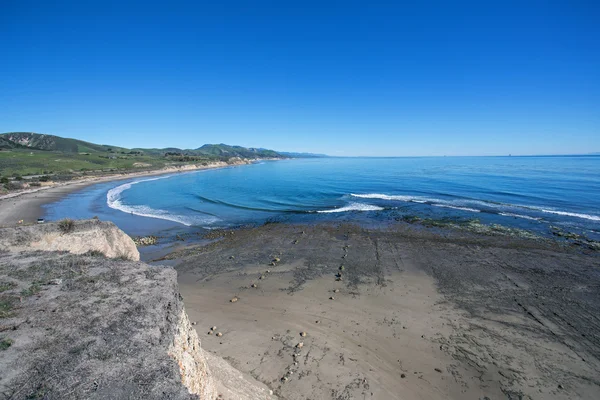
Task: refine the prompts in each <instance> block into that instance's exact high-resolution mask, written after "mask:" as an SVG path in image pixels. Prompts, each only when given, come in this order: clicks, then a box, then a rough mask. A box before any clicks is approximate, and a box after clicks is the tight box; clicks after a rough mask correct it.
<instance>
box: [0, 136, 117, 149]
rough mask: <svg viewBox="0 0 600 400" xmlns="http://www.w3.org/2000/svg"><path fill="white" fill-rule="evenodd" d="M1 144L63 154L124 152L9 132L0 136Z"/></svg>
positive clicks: (61, 138) (76, 142) (79, 141)
mask: <svg viewBox="0 0 600 400" xmlns="http://www.w3.org/2000/svg"><path fill="white" fill-rule="evenodd" d="M0 138H1V139H2V141H3V142H6V141H9V142H12V143H13V144H16V145H19V146H20V147H28V148H30V149H35V150H51V151H62V152H65V153H97V152H102V153H104V152H110V151H122V150H125V149H123V148H122V147H116V146H107V145H102V144H94V143H89V142H84V141H83V140H77V139H69V138H63V137H60V136H54V135H45V134H41V133H33V132H9V133H3V134H2V135H0Z"/></svg>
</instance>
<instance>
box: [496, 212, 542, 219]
mask: <svg viewBox="0 0 600 400" xmlns="http://www.w3.org/2000/svg"><path fill="white" fill-rule="evenodd" d="M500 215H503V216H505V217H515V218H523V219H530V220H532V221H539V220H541V218H536V217H530V216H529V215H522V214H513V213H500Z"/></svg>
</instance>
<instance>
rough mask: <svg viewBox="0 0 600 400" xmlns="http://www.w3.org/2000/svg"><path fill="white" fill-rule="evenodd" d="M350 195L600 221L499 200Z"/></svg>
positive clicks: (594, 218)
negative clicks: (522, 211) (521, 211)
mask: <svg viewBox="0 0 600 400" xmlns="http://www.w3.org/2000/svg"><path fill="white" fill-rule="evenodd" d="M350 196H352V197H357V198H361V199H376V200H388V201H403V202H409V203H421V204H429V205H432V206H435V207H444V208H454V209H457V210H463V211H470V212H476V213H480V212H486V213H493V214H499V215H503V216H509V217H517V218H524V219H531V220H536V221H539V220H541V219H542V217H535V216H529V215H523V214H518V213H515V212H511V211H515V210H525V211H528V212H533V213H535V212H538V213H539V212H542V213H546V214H555V215H561V216H565V217H574V218H581V219H587V220H590V221H600V216H597V215H591V214H582V213H574V212H568V211H561V210H553V209H547V208H543V207H537V206H525V205H520V204H505V203H498V202H489V201H483V200H475V199H455V200H443V199H436V198H429V197H422V196H409V195H387V194H381V193H368V194H354V193H351V194H350ZM476 206H479V207H480V208H475V207H476Z"/></svg>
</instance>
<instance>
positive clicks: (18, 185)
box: [4, 182, 23, 190]
mask: <svg viewBox="0 0 600 400" xmlns="http://www.w3.org/2000/svg"><path fill="white" fill-rule="evenodd" d="M4 187H5V188H7V189H8V190H20V189H23V184H22V183H21V182H8V183H5V184H4Z"/></svg>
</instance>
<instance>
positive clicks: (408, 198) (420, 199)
mask: <svg viewBox="0 0 600 400" xmlns="http://www.w3.org/2000/svg"><path fill="white" fill-rule="evenodd" d="M350 196H352V197H358V198H361V199H379V200H397V201H414V202H417V203H424V202H426V201H429V199H426V198H424V197H419V196H403V195H388V194H381V193H369V194H354V193H350Z"/></svg>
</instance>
